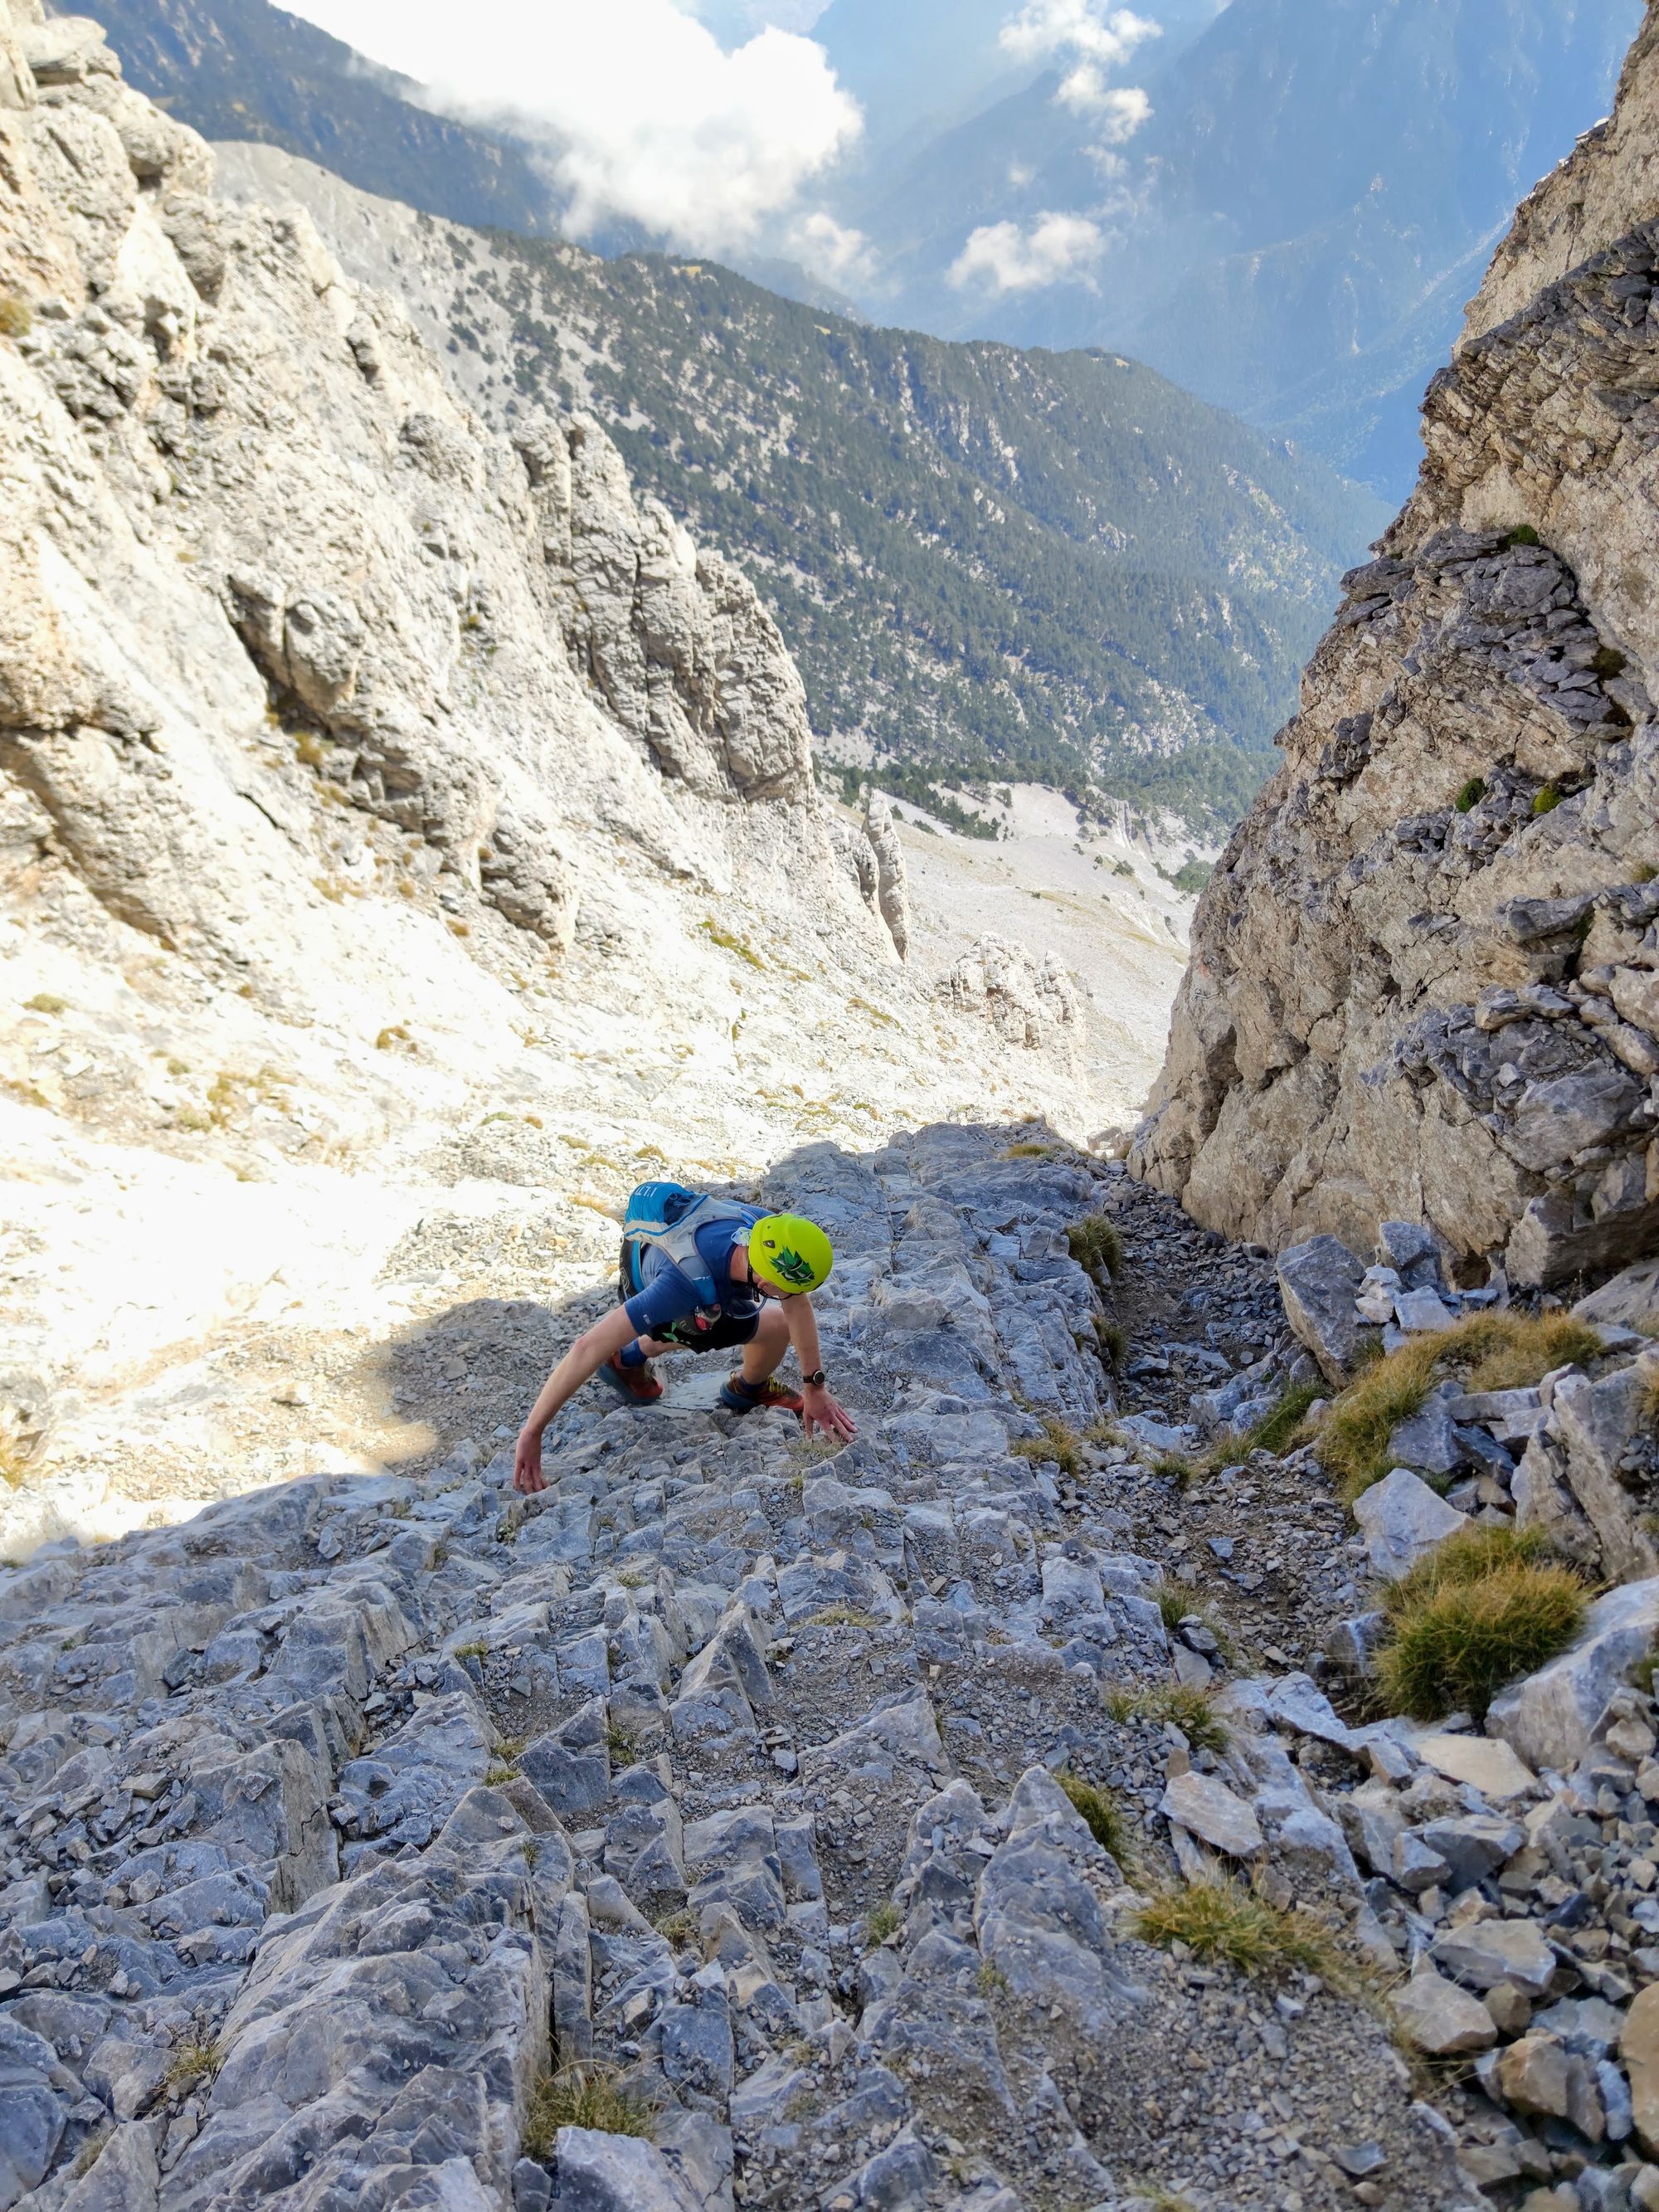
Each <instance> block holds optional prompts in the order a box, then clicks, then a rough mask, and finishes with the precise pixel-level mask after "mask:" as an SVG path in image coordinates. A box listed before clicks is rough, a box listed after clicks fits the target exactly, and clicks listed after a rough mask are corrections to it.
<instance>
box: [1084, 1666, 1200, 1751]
mask: <svg viewBox="0 0 1659 2212" xmlns="http://www.w3.org/2000/svg"><path fill="white" fill-rule="evenodd" d="M1104 1702H1105V1706H1106V1711H1107V1712H1108V1714H1109V1716H1110V1717H1111V1718H1112V1719H1113V1720H1115V1721H1116V1722H1118V1723H1120V1724H1121V1723H1125V1722H1127V1721H1162V1722H1167V1723H1169V1724H1170V1726H1172V1727H1174V1728H1178V1729H1180V1730H1181V1733H1182V1735H1184V1736H1185V1737H1186V1739H1187V1741H1188V1743H1189V1744H1191V1746H1192V1747H1193V1749H1194V1751H1213V1752H1215V1753H1218V1754H1219V1753H1222V1752H1224V1751H1225V1749H1226V1748H1227V1746H1228V1743H1229V1741H1231V1738H1230V1737H1229V1735H1228V1732H1227V1723H1225V1721H1224V1720H1223V1719H1222V1717H1221V1716H1220V1714H1219V1713H1218V1712H1217V1711H1216V1709H1215V1703H1214V1700H1213V1699H1212V1698H1211V1696H1210V1694H1209V1692H1208V1691H1207V1690H1195V1689H1193V1688H1191V1687H1189V1686H1188V1684H1186V1683H1185V1682H1160V1683H1158V1684H1157V1685H1156V1686H1154V1687H1153V1688H1152V1689H1150V1690H1109V1691H1108V1692H1107V1693H1106V1697H1105V1701H1104Z"/></svg>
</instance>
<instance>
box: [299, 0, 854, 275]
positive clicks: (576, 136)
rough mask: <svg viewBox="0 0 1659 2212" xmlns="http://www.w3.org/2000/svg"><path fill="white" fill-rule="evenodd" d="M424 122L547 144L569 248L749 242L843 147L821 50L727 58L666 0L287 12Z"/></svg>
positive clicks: (373, 4)
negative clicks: (590, 240)
mask: <svg viewBox="0 0 1659 2212" xmlns="http://www.w3.org/2000/svg"><path fill="white" fill-rule="evenodd" d="M295 5H296V7H297V10H298V12H299V13H301V15H305V16H307V18H308V19H309V20H310V21H313V22H316V23H319V24H320V25H321V26H322V27H324V29H325V30H328V31H331V32H333V33H334V34H335V36H336V37H337V38H341V39H344V40H346V41H347V42H348V43H349V45H351V46H356V48H357V50H358V51H359V52H362V53H364V54H367V55H368V56H369V57H370V58H372V59H374V60H375V61H378V62H382V63H385V64H387V65H388V66H389V67H391V68H392V69H396V70H402V71H403V73H404V75H405V76H410V77H412V78H414V80H415V81H416V83H417V84H420V85H422V86H423V87H425V88H427V90H426V97H427V98H428V101H429V103H430V104H431V105H432V106H434V107H436V108H439V109H441V110H443V111H444V112H448V113H452V114H459V115H465V116H471V117H473V118H478V119H484V118H488V119H489V120H491V121H494V122H497V123H500V124H502V125H510V126H511V127H512V128H513V129H514V130H516V131H519V132H520V134H521V135H523V136H525V137H528V138H530V139H532V141H533V142H535V143H539V144H541V145H543V146H544V147H545V148H546V149H547V153H546V161H547V167H548V168H549V170H550V173H551V175H552V176H553V178H554V179H555V182H556V185H557V186H558V188H559V189H560V190H561V191H562V192H563V193H564V195H565V196H566V199H567V201H568V205H567V208H566V210H565V216H564V221H565V223H566V226H567V228H568V229H569V230H571V231H572V232H573V233H574V234H575V235H576V236H578V237H580V236H582V235H584V234H587V233H590V232H592V230H593V229H594V228H597V227H598V226H599V224H600V223H602V222H605V220H606V219H607V218H616V217H618V216H621V217H629V218H632V219H633V220H634V221H635V222H639V223H640V224H641V225H642V226H643V227H644V228H646V229H647V230H648V231H652V232H654V233H656V234H660V235H664V236H666V237H668V238H670V239H671V240H673V241H674V242H675V243H676V244H678V245H680V246H686V247H689V248H690V249H691V250H692V251H694V252H720V251H723V250H728V249H732V248H735V247H739V246H744V245H746V244H748V243H749V242H750V240H753V239H754V238H755V237H756V236H757V234H758V233H759V231H760V230H761V228H762V226H763V224H764V223H766V222H768V221H769V220H770V219H772V218H774V217H777V216H782V215H786V214H787V212H788V210H790V209H791V207H792V206H793V204H794V203H795V201H796V200H797V198H798V197H799V193H800V191H801V189H802V187H803V186H804V185H805V184H806V183H807V182H808V180H809V179H811V178H813V177H815V176H817V175H818V174H819V173H822V172H823V170H824V169H826V168H827V167H829V165H830V163H831V162H833V161H835V160H836V157H837V155H840V154H841V153H842V151H843V150H844V149H846V148H847V147H848V145H849V144H850V143H852V141H853V140H854V138H855V137H857V136H858V133H859V131H860V127H861V118H860V113H859V109H858V106H857V103H856V102H855V101H854V100H852V99H851V98H850V97H849V95H848V94H847V93H845V92H844V91H842V88H841V87H840V85H838V84H837V82H836V76H835V72H834V70H832V69H831V68H830V65H829V59H828V58H827V56H826V55H825V54H824V52H823V49H822V47H820V46H815V45H813V44H812V42H811V40H808V39H805V38H803V37H800V36H799V35H798V34H796V33H792V32H788V31H784V30H780V29H777V28H775V27H768V28H766V29H764V30H763V31H761V32H759V33H757V35H756V36H754V37H753V38H751V39H749V40H747V41H746V43H744V45H742V46H738V47H737V48H736V50H735V51H734V52H730V53H728V52H725V51H724V50H723V49H722V47H721V46H720V42H719V40H717V39H716V37H715V36H714V33H713V32H712V31H711V30H710V29H709V28H708V27H707V26H706V25H705V24H703V23H701V22H699V21H696V18H695V17H694V16H692V15H689V14H687V13H685V12H684V10H683V9H681V8H680V7H678V5H676V4H675V0H597V4H595V0H541V4H540V5H539V6H538V7H535V8H526V7H525V6H524V5H523V0H471V5H469V6H468V8H467V9H466V10H465V21H464V24H458V21H457V18H456V15H455V11H454V9H453V5H452V4H449V0H295Z"/></svg>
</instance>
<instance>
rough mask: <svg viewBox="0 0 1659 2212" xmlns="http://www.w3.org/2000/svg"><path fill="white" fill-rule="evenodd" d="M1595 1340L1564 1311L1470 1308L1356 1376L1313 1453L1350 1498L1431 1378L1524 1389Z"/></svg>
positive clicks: (1363, 1486) (1591, 1352)
mask: <svg viewBox="0 0 1659 2212" xmlns="http://www.w3.org/2000/svg"><path fill="white" fill-rule="evenodd" d="M1600 1350H1601V1338H1600V1336H1598V1335H1597V1334H1596V1332H1595V1330H1594V1329H1593V1328H1590V1327H1589V1324H1588V1322H1582V1321H1575V1320H1574V1319H1573V1317H1572V1316H1571V1314H1541V1315H1531V1314H1510V1313H1479V1314H1470V1315H1468V1316H1466V1318H1465V1319H1463V1320H1462V1321H1461V1322H1458V1323H1457V1324H1456V1326H1455V1328H1449V1329H1445V1330H1443V1331H1441V1332H1440V1333H1439V1334H1437V1335H1433V1336H1419V1337H1413V1338H1412V1339H1411V1340H1410V1341H1409V1342H1407V1343H1406V1344H1402V1345H1401V1347H1400V1349H1399V1351H1398V1352H1389V1354H1388V1356H1387V1357H1386V1358H1383V1359H1378V1360H1376V1361H1374V1362H1373V1363H1372V1364H1371V1365H1370V1366H1369V1367H1368V1368H1366V1369H1365V1370H1364V1372H1363V1373H1362V1374H1360V1375H1358V1376H1356V1378H1355V1379H1354V1381H1353V1382H1352V1383H1350V1384H1349V1385H1348V1387H1347V1389H1346V1390H1344V1391H1343V1392H1342V1394H1341V1395H1340V1397H1339V1398H1338V1399H1337V1400H1336V1401H1335V1402H1334V1405H1333V1406H1332V1407H1331V1411H1330V1416H1329V1418H1328V1420H1327V1421H1326V1423H1325V1425H1324V1427H1323V1428H1322V1430H1321V1431H1320V1432H1319V1455H1320V1457H1321V1458H1322V1460H1323V1462H1325V1465H1326V1467H1327V1468H1328V1470H1329V1471H1330V1473H1331V1474H1333V1475H1334V1477H1335V1479H1336V1482H1337V1486H1338V1489H1339V1492H1340V1495H1341V1498H1342V1501H1343V1503H1344V1504H1346V1505H1352V1504H1353V1502H1354V1500H1355V1498H1358V1497H1359V1495H1360V1494H1361V1492H1364V1491H1367V1490H1369V1489H1370V1486H1371V1485H1372V1483H1374V1482H1380V1481H1381V1480H1382V1479H1383V1476H1384V1475H1385V1474H1387V1473H1388V1472H1389V1437H1391V1436H1392V1435H1393V1433H1394V1431H1395V1429H1396V1428H1397V1427H1398V1426H1399V1425H1400V1423H1401V1421H1406V1420H1409V1419H1411V1417H1412V1415H1413V1413H1418V1412H1419V1411H1420V1410H1421V1408H1422V1406H1423V1403H1424V1401H1425V1399H1426V1398H1427V1397H1428V1395H1429V1393H1430V1392H1431V1390H1432V1389H1434V1387H1435V1385H1436V1384H1437V1383H1440V1382H1442V1381H1443V1380H1445V1379H1446V1378H1447V1377H1448V1376H1455V1377H1456V1378H1457V1379H1458V1380H1459V1381H1460V1382H1462V1384H1463V1385H1464V1387H1465V1389H1469V1390H1524V1389H1530V1387H1531V1386H1532V1384H1534V1383H1537V1382H1539V1381H1541V1379H1542V1378H1543V1376H1546V1375H1547V1374H1548V1373H1549V1371H1550V1370H1551V1369H1552V1368H1553V1367H1566V1366H1570V1365H1571V1364H1574V1363H1575V1362H1578V1361H1582V1360H1585V1359H1589V1358H1594V1357H1595V1353H1596V1352H1599V1351H1600Z"/></svg>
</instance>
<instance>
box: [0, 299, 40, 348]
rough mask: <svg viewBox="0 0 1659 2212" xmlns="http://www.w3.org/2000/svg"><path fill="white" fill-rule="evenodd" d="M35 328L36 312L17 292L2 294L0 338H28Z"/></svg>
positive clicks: (0, 302)
mask: <svg viewBox="0 0 1659 2212" xmlns="http://www.w3.org/2000/svg"><path fill="white" fill-rule="evenodd" d="M33 328H34V310H33V308H32V307H30V305H29V303H28V301H27V300H24V299H21V298H20V297H19V296H18V295H17V294H16V293H15V292H0V337H7V338H26V337H27V336H28V334H29V332H30V331H32V330H33Z"/></svg>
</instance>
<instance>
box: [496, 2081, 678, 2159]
mask: <svg viewBox="0 0 1659 2212" xmlns="http://www.w3.org/2000/svg"><path fill="white" fill-rule="evenodd" d="M561 2128H595V2129H597V2130H599V2133H600V2134H602V2135H607V2136H643V2137H644V2138H645V2140H646V2141H647V2142H649V2141H650V2140H651V2138H652V2137H653V2136H654V2135H655V2134H656V2132H657V2111H656V2107H655V2106H654V2105H653V2104H652V2103H651V2102H650V2100H648V2099H647V2098H646V2097H643V2096H641V2094H640V2093H639V2092H638V2091H637V2090H634V2089H630V2088H628V2087H625V2086H624V2084H623V2081H622V2078H621V2076H620V2075H618V2074H617V2070H616V2069H615V2068H614V2067H611V2066H602V2065H600V2064H599V2063H598V2062H597V2061H592V2062H586V2061H585V2062H583V2063H580V2064H579V2065H572V2066H562V2067H561V2068H560V2069H559V2070H558V2072H557V2073H556V2074H544V2075H543V2076H542V2078H541V2080H540V2081H538V2082H537V2083H536V2084H535V2086H534V2087H532V2090H531V2092H530V2097H529V2101H528V2103H527V2106H526V2111H525V2120H524V2136H523V2148H524V2151H525V2154H526V2157H528V2158H534V2159H539V2160H541V2161H542V2163H543V2164H544V2165H545V2164H546V2162H547V2160H549V2159H550V2158H551V2157H552V2155H553V2149H554V2145H555V2144H556V2142H557V2141H558V2136H559V2130H560V2129H561Z"/></svg>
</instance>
